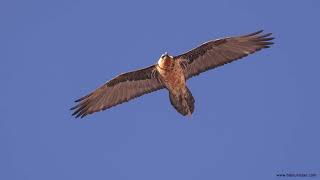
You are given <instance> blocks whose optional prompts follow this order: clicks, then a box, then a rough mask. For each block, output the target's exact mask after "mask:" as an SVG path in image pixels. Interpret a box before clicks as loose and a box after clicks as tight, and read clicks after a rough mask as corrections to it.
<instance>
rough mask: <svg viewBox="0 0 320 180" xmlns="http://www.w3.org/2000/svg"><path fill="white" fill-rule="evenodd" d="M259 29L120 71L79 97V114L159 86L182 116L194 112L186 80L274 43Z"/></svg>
mask: <svg viewBox="0 0 320 180" xmlns="http://www.w3.org/2000/svg"><path fill="white" fill-rule="evenodd" d="M262 32H263V31H262V30H261V31H257V32H254V33H251V34H247V35H243V36H236V37H227V38H222V39H216V40H212V41H208V42H205V43H203V44H201V45H200V46H198V47H196V48H194V49H192V50H190V51H188V52H186V53H184V54H181V55H178V56H171V55H169V54H168V53H165V54H162V55H161V57H160V58H159V60H158V62H157V64H155V65H152V66H149V67H146V68H143V69H139V70H136V71H132V72H127V73H123V74H120V75H118V76H117V77H115V78H113V79H111V80H110V81H108V82H106V83H105V84H103V85H102V86H101V87H99V88H97V89H96V90H94V91H93V92H91V93H89V94H88V95H86V96H84V97H82V98H80V99H78V100H76V101H75V102H76V103H77V104H76V105H75V106H74V107H72V108H71V110H73V111H74V112H73V114H72V115H74V116H75V117H76V118H77V117H81V118H83V117H84V116H86V115H88V114H92V113H94V112H98V111H102V110H105V109H108V108H111V107H113V106H116V105H118V104H121V103H124V102H128V101H129V100H132V99H134V98H136V97H139V96H142V95H144V94H147V93H151V92H154V91H157V90H160V89H167V90H168V91H169V99H170V102H171V104H172V106H173V107H174V108H175V109H176V110H177V111H178V112H179V113H180V114H182V115H183V116H186V115H191V114H192V113H193V112H194V107H195V106H194V103H195V100H194V97H193V96H192V94H191V92H190V90H189V89H188V87H187V84H186V81H187V80H188V79H190V78H192V77H194V76H197V75H199V74H200V73H203V72H205V71H207V70H210V69H214V68H216V67H219V66H222V65H224V64H227V63H230V62H232V61H235V60H237V59H240V58H242V57H245V56H247V55H249V54H252V53H254V52H256V51H259V50H261V49H263V48H269V47H270V45H272V44H273V42H271V40H273V39H274V38H273V37H271V34H272V33H267V34H263V33H262Z"/></svg>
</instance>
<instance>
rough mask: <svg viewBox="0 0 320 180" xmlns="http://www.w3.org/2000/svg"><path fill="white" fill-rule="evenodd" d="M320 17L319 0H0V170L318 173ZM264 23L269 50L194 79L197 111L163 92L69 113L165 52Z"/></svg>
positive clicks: (81, 179) (46, 178)
mask: <svg viewBox="0 0 320 180" xmlns="http://www.w3.org/2000/svg"><path fill="white" fill-rule="evenodd" d="M319 17H320V2H319V1H317V0H313V1H311V0H306V1H278V0H270V1H255V0H245V1H237V0H234V1H231V0H224V1H211V0H208V1H194V2H191V1H189V2H186V1H171V0H161V1H157V2H151V1H103V0H93V1H78V0H55V1H42V0H37V1H36V0H30V1H22V0H21V1H14V0H12V1H11V0H2V1H1V2H0V23H1V28H0V49H1V53H0V62H1V64H0V82H1V89H0V92H1V93H0V100H1V103H0V112H1V117H0V119H1V120H0V143H1V148H0V179H2V180H73V179H74V180H88V179H94V180H100V179H101V180H105V179H110V180H127V179H130V180H150V179H152V180H164V179H165V180H178V179H183V180H196V179H208V180H213V179H219V180H224V179H241V180H242V179H243V180H245V179H246V180H247V179H259V180H270V179H280V178H279V177H276V174H277V173H318V177H317V178H320V156H319V152H320V141H319V137H320V131H319V127H320V115H319V110H320V109H319V105H320V104H319V102H320V95H319V92H320V85H319V78H320V71H319V67H320V60H319V41H320V36H319V32H320V24H319ZM259 29H265V30H266V31H267V32H273V33H274V36H275V37H276V38H277V39H276V40H275V42H276V44H275V45H274V46H273V47H272V48H270V49H267V50H264V51H260V52H259V53H256V54H254V55H252V56H250V57H247V58H246V59H244V60H241V61H237V62H234V63H232V64H228V65H226V66H224V67H223V68H219V69H216V70H213V71H210V72H207V73H205V74H202V75H201V76H198V77H196V78H194V79H191V80H190V81H189V82H188V85H189V87H190V89H191V91H192V93H193V95H194V97H195V99H196V104H195V105H196V110H195V113H194V114H193V116H192V118H184V117H182V116H181V115H180V114H178V113H177V112H176V111H175V110H174V109H173V108H172V107H171V105H170V102H169V99H168V93H167V92H166V91H164V90H163V91H158V92H156V93H153V94H149V95H146V96H143V97H141V98H139V99H135V100H133V101H130V102H129V103H126V104H122V105H121V106H117V107H115V108H113V109H110V110H108V111H104V112H100V113H97V114H94V115H91V116H88V117H87V118H84V119H81V120H79V119H74V118H73V117H71V112H70V111H69V108H70V107H71V106H72V105H73V100H74V99H76V98H78V97H80V96H82V95H85V94H86V93H88V92H89V91H91V90H93V89H95V88H96V87H97V86H99V85H101V84H102V83H104V82H105V81H107V80H109V79H111V78H112V77H114V76H116V75H117V74H119V73H122V72H126V71H130V70H135V69H137V68H142V67H145V66H148V65H151V64H153V63H155V62H156V61H157V59H158V58H159V56H160V55H161V54H162V53H163V52H165V51H168V52H169V53H170V54H172V55H177V54H179V53H182V52H185V51H187V50H189V49H190V48H193V47H195V46H197V45H198V44H200V43H202V42H204V41H207V40H210V39H215V38H220V37H224V36H230V35H241V34H245V33H250V32H253V31H256V30H259ZM288 179H289V178H288Z"/></svg>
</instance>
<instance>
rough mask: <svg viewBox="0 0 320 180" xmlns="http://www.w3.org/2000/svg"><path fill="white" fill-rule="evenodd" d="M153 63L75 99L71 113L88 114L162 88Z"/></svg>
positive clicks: (75, 114) (76, 114)
mask: <svg viewBox="0 0 320 180" xmlns="http://www.w3.org/2000/svg"><path fill="white" fill-rule="evenodd" d="M158 76H159V75H158V72H157V71H156V67H155V65H153V66H150V67H147V68H144V69H140V70H137V71H133V72H128V73H124V74H121V75H119V76H117V77H115V78H114V79H112V80H110V81H108V82H107V83H105V84H104V85H102V86H101V87H100V88H98V89H96V90H95V91H93V92H92V93H90V94H88V95H86V96H84V97H82V98H80V99H78V100H76V101H75V102H77V103H78V104H77V105H76V106H74V107H72V108H71V110H74V113H73V114H72V115H74V116H76V117H81V118H82V117H84V116H86V115H88V114H92V113H94V112H98V111H101V110H105V109H108V108H111V107H113V106H115V105H118V104H121V103H123V102H127V101H129V100H131V99H134V98H136V97H139V96H142V95H144V94H147V93H150V92H153V91H156V90H159V89H162V88H163V87H164V86H163V85H162V83H161V81H160V80H159V78H158Z"/></svg>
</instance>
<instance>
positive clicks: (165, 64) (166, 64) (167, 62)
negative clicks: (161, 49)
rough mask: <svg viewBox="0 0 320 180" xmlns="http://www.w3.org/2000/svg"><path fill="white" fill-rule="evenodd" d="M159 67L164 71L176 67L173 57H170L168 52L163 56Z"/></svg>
mask: <svg viewBox="0 0 320 180" xmlns="http://www.w3.org/2000/svg"><path fill="white" fill-rule="evenodd" d="M158 65H159V66H160V67H161V68H163V69H168V68H170V67H172V66H173V65H174V62H173V57H172V56H169V54H168V53H167V52H165V53H164V54H162V55H161V57H160V59H159V61H158Z"/></svg>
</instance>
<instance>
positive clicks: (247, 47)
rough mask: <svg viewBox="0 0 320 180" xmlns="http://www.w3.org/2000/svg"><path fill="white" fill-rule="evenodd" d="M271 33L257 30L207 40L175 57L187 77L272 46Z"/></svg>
mask: <svg viewBox="0 0 320 180" xmlns="http://www.w3.org/2000/svg"><path fill="white" fill-rule="evenodd" d="M270 35H271V33H268V34H262V31H257V32H254V33H251V34H248V35H244V36H237V37H228V38H223V39H217V40H213V41H209V42H206V43H204V44H202V45H201V46H199V47H197V48H194V49H192V50H191V51H189V52H186V53H184V54H181V55H179V56H176V57H174V59H176V60H178V61H180V63H181V65H182V67H183V68H184V74H185V77H186V79H189V78H191V77H192V76H196V75H199V74H200V73H202V72H205V71H207V70H209V69H213V68H216V67H219V66H222V65H224V64H226V63H230V62H232V61H235V60H237V59H240V58H242V57H245V56H247V55H249V54H252V53H254V52H256V51H259V50H261V49H263V48H268V47H270V45H271V44H273V42H271V40H272V39H273V38H272V37H270Z"/></svg>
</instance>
